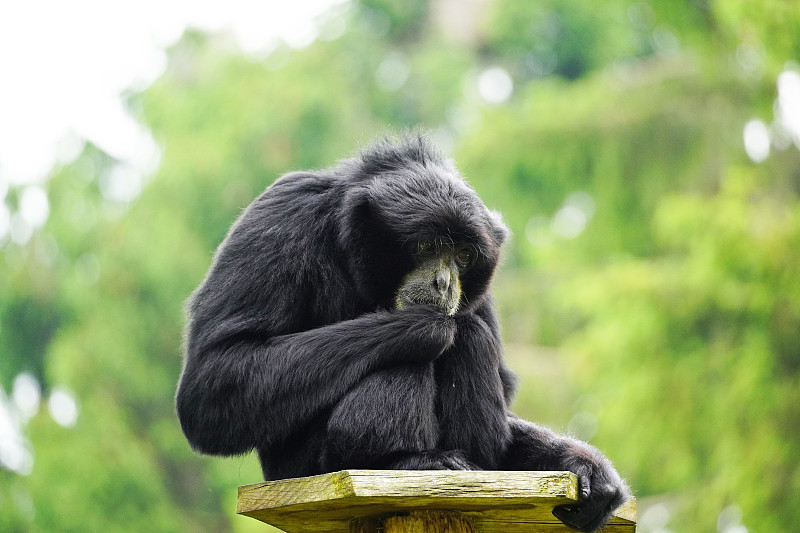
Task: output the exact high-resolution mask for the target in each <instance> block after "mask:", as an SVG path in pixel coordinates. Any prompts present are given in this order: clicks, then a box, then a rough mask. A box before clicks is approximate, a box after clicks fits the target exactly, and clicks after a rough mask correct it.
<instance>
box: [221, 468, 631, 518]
mask: <svg viewBox="0 0 800 533" xmlns="http://www.w3.org/2000/svg"><path fill="white" fill-rule="evenodd" d="M577 494H578V481H577V478H576V477H575V475H574V474H572V473H570V472H519V471H513V472H511V471H485V470H484V471H451V470H444V471H443V470H438V471H433V470H343V471H341V472H333V473H330V474H322V475H319V476H311V477H306V478H297V479H284V480H280V481H267V482H263V483H256V484H254V485H245V486H242V487H239V502H238V506H237V512H238V513H239V514H243V515H246V516H251V517H253V518H256V519H258V520H261V521H262V522H266V523H268V524H271V525H273V526H275V527H278V528H281V529H283V530H284V531H286V532H287V533H295V532H308V531H318V532H321V533H334V532H335V533H348V532H351V531H352V532H354V533H355V532H358V533H362V532H363V533H367V532H371V531H377V530H378V529H380V528H382V531H385V532H386V533H392V532H395V533H400V532H401V531H405V532H413V531H417V529H413V527H416V526H413V525H410V524H413V523H415V522H420V521H423V522H424V520H426V519H427V520H439V521H441V523H443V524H445V523H448V524H451V525H450V526H446V525H443V526H441V528H440V529H439V530H435V529H430V528H429V529H418V530H419V531H449V532H452V533H472V532H480V533H514V532H518V531H519V532H521V531H529V532H531V531H532V532H540V533H547V532H559V531H560V532H566V531H570V530H569V529H568V528H567V527H566V526H564V525H563V524H561V522H559V521H558V519H556V518H555V517H554V516H553V514H552V510H553V507H555V506H557V505H562V504H566V503H572V502H575V501H577ZM425 512H429V513H433V514H425ZM393 517H396V518H393ZM420 527H422V526H420ZM446 527H450V529H446ZM351 528H352V529H351ZM635 530H636V502H635V501H634V500H631V501H630V502H628V503H627V504H625V505H623V506H622V507H620V508H619V509H617V511H616V512H615V516H614V518H612V520H611V522H610V523H609V525H608V526H607V527H606V528H605V529H604V530H603V531H604V532H607V533H632V532H634V531H635Z"/></svg>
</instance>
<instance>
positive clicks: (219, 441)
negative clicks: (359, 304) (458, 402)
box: [177, 307, 454, 455]
mask: <svg viewBox="0 0 800 533" xmlns="http://www.w3.org/2000/svg"><path fill="white" fill-rule="evenodd" d="M453 331H454V328H453V325H452V320H450V319H448V318H447V317H442V316H441V315H440V314H439V313H437V312H435V310H432V309H428V308H424V307H414V308H411V309H408V310H404V311H394V312H376V313H371V314H368V315H364V316H362V317H359V318H356V319H353V320H347V321H343V322H339V323H336V324H331V325H328V326H324V327H320V328H316V329H313V330H309V331H304V332H300V333H293V334H289V335H279V336H276V337H272V338H257V337H254V336H252V335H244V334H243V335H242V336H241V337H236V336H233V337H230V338H228V339H226V340H224V341H222V342H219V343H216V344H212V345H211V346H209V347H208V348H206V349H204V350H200V351H197V352H194V353H190V354H188V356H187V360H186V364H185V367H184V371H183V375H182V377H181V381H180V384H179V387H178V395H177V409H178V416H179V418H180V421H181V425H182V427H183V431H184V433H185V434H186V436H187V438H188V439H189V441H190V443H191V444H192V446H193V447H194V448H195V449H196V450H198V451H201V452H203V453H210V454H222V455H229V454H237V453H244V452H247V451H249V450H250V449H251V448H252V447H253V446H255V445H256V443H269V442H274V441H277V440H280V439H282V438H284V437H286V436H287V435H288V434H289V433H291V432H292V431H293V430H295V429H297V428H299V427H302V424H304V423H306V422H308V421H309V420H311V419H312V418H313V417H314V416H315V415H316V414H317V413H319V412H320V410H322V409H325V408H328V407H331V406H332V405H334V404H335V403H337V402H338V401H339V400H340V399H341V398H342V397H343V396H344V395H345V393H346V392H347V391H348V390H349V389H350V388H352V387H353V386H354V385H355V384H356V383H358V382H360V381H361V380H362V379H363V378H364V377H365V376H366V375H368V374H369V373H371V372H373V371H375V370H376V369H378V368H383V367H387V366H392V365H399V364H403V363H408V362H413V361H419V360H430V359H433V358H435V357H436V356H437V355H438V354H439V353H441V351H443V350H444V349H445V348H447V346H449V345H450V344H451V343H452V341H453Z"/></svg>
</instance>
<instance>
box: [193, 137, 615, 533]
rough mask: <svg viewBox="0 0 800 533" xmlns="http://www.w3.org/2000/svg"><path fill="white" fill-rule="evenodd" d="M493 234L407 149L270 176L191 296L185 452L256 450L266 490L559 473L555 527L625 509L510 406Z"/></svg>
mask: <svg viewBox="0 0 800 533" xmlns="http://www.w3.org/2000/svg"><path fill="white" fill-rule="evenodd" d="M505 237H506V229H505V227H504V226H503V224H502V222H501V221H500V217H499V216H498V215H497V214H495V213H492V212H490V211H489V210H488V209H487V208H486V207H485V206H484V205H483V203H482V202H481V201H480V199H479V198H478V197H477V195H476V194H475V192H474V191H473V190H472V189H471V188H470V187H469V186H468V185H467V184H466V183H465V182H464V180H463V179H462V178H461V176H460V175H459V174H458V172H457V171H456V169H455V168H454V167H453V165H452V163H451V162H450V161H449V160H447V159H445V158H444V157H442V156H441V155H440V154H439V153H438V152H437V151H436V150H435V149H433V148H432V147H431V146H430V145H429V144H428V143H427V142H426V141H425V140H424V139H423V138H419V137H413V138H412V137H409V138H406V139H404V140H403V141H401V142H399V143H397V144H395V143H392V142H388V141H386V142H380V143H377V144H375V145H373V146H372V147H370V148H368V149H366V150H364V151H363V152H362V154H361V156H360V157H358V158H354V159H350V160H347V161H344V162H342V163H340V164H339V165H338V166H337V167H335V168H332V169H330V170H325V171H318V172H296V173H291V174H288V175H286V176H284V177H282V178H281V179H279V180H278V181H276V182H275V183H274V184H273V185H272V186H271V187H269V188H268V189H267V190H266V191H265V192H264V193H263V194H262V195H261V196H260V197H259V198H258V199H256V200H255V201H254V202H253V203H252V204H251V205H250V207H249V208H248V209H247V210H246V211H245V212H244V214H243V215H242V216H241V217H240V218H239V220H238V221H237V222H236V223H235V224H234V226H233V227H232V228H231V231H230V232H229V234H228V236H227V237H226V238H225V241H224V242H223V243H222V245H220V247H219V250H218V251H217V254H216V256H215V258H214V263H213V265H212V267H211V269H210V271H209V273H208V276H207V277H206V279H205V281H204V282H203V284H202V285H200V287H199V288H198V289H197V291H195V293H194V295H193V296H192V298H191V300H190V305H189V319H190V321H189V325H188V328H187V335H186V358H185V363H184V368H183V375H182V376H181V380H180V384H179V386H178V394H177V408H178V416H179V417H180V421H181V425H182V427H183V431H184V433H185V434H186V436H187V438H188V439H189V441H190V443H191V444H192V446H193V447H194V449H196V450H198V451H200V452H203V453H209V454H220V455H233V454H239V453H245V452H248V451H250V450H252V449H253V448H255V449H256V450H257V451H258V454H259V457H260V459H261V464H262V468H263V471H264V476H265V477H266V478H267V479H280V478H286V477H297V476H307V475H312V474H319V473H323V472H328V471H333V470H338V469H342V468H400V469H437V468H438V469H501V470H570V471H572V472H575V473H576V474H577V476H578V479H579V481H580V488H581V499H582V502H581V503H580V504H578V505H576V506H574V507H573V508H560V509H557V510H556V515H557V516H558V517H559V518H560V519H561V520H563V521H564V522H565V523H566V524H567V525H570V526H571V527H574V528H575V529H579V530H581V531H594V530H596V529H598V528H600V527H602V526H603V525H604V524H605V523H606V521H607V520H608V518H609V517H610V514H611V511H613V509H615V508H616V507H617V506H618V505H620V504H621V503H623V502H624V501H625V500H626V499H627V498H628V497H629V492H628V489H627V487H626V486H625V484H624V482H623V481H622V480H621V479H620V477H619V475H618V474H617V472H616V470H614V468H613V466H612V465H611V463H610V462H609V461H608V459H606V458H605V457H604V456H603V455H602V454H601V453H600V452H599V451H598V450H596V449H595V448H593V447H591V446H589V445H588V444H586V443H583V442H580V441H577V440H574V439H571V438H569V437H564V436H558V435H555V434H554V433H552V432H551V431H549V430H547V429H545V428H541V427H538V426H536V425H534V424H531V423H529V422H525V421H523V420H520V419H519V418H516V417H515V416H514V415H513V414H511V413H510V412H509V411H508V405H509V403H510V401H511V397H512V396H513V394H514V389H515V378H514V375H513V373H512V372H511V371H510V370H509V369H508V368H507V367H506V366H505V365H504V363H503V359H502V346H501V342H500V337H499V327H498V324H497V318H496V316H495V312H494V309H493V307H492V300H491V297H490V295H489V283H490V280H491V277H492V274H493V272H494V269H495V267H496V266H497V262H498V259H499V252H500V245H501V244H502V242H503V240H504V239H505ZM426 280H427V281H426Z"/></svg>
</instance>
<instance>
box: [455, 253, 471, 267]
mask: <svg viewBox="0 0 800 533" xmlns="http://www.w3.org/2000/svg"><path fill="white" fill-rule="evenodd" d="M456 261H458V263H459V264H460V265H461V266H467V265H468V264H470V263H471V262H472V252H471V251H470V250H467V249H464V250H459V252H458V253H457V254H456Z"/></svg>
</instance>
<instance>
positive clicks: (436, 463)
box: [388, 450, 481, 470]
mask: <svg viewBox="0 0 800 533" xmlns="http://www.w3.org/2000/svg"><path fill="white" fill-rule="evenodd" d="M388 468H389V469H392V470H481V468H480V467H479V466H477V465H475V464H473V463H471V462H470V461H468V460H467V459H466V458H465V457H464V455H463V454H462V453H461V452H460V451H458V450H448V451H428V452H416V453H409V454H407V455H404V456H403V457H400V458H398V459H395V460H394V461H392V462H391V463H390V465H389V467H388Z"/></svg>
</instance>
